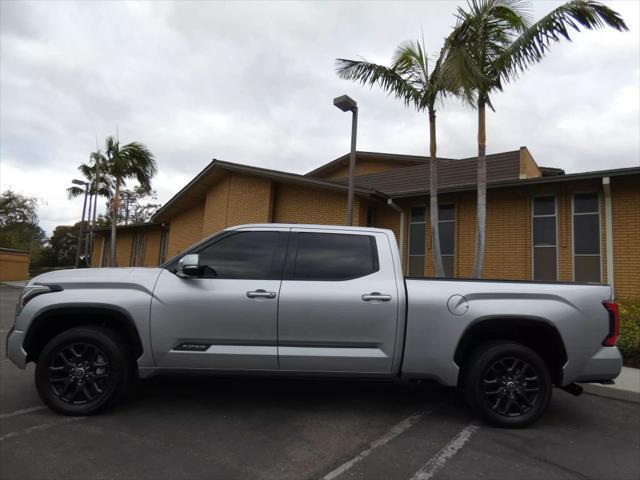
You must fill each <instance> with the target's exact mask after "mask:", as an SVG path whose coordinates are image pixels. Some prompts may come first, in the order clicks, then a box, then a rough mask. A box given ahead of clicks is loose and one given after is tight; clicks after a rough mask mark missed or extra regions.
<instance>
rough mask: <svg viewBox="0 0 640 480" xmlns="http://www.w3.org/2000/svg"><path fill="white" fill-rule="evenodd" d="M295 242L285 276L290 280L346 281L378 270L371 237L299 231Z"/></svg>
mask: <svg viewBox="0 0 640 480" xmlns="http://www.w3.org/2000/svg"><path fill="white" fill-rule="evenodd" d="M294 242H295V244H296V248H295V249H293V252H292V255H291V256H290V259H289V260H288V262H287V263H288V266H287V274H286V275H287V278H288V279H291V280H327V281H329V280H349V279H353V278H359V277H364V276H366V275H370V274H372V273H373V272H376V271H378V270H379V262H378V250H377V247H376V239H375V237H374V236H372V235H349V234H338V233H312V232H300V233H296V234H294Z"/></svg>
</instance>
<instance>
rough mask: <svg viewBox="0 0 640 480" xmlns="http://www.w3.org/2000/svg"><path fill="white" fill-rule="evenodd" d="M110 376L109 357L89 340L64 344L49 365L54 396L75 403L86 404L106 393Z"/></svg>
mask: <svg viewBox="0 0 640 480" xmlns="http://www.w3.org/2000/svg"><path fill="white" fill-rule="evenodd" d="M109 377H110V366H109V360H108V358H107V356H106V355H105V354H104V352H103V351H102V350H101V349H100V348H99V347H98V346H97V345H95V344H92V343H88V342H74V343H71V344H68V345H65V346H63V347H61V348H60V349H58V351H57V353H55V354H54V356H53V359H52V362H51V364H50V365H49V383H50V384H51V389H52V390H53V393H54V395H56V396H57V397H58V398H59V399H60V400H62V401H63V402H65V403H71V404H73V405H83V404H86V403H89V402H92V401H95V400H96V399H98V398H99V397H100V396H101V395H104V393H105V390H106V389H107V385H108V383H109Z"/></svg>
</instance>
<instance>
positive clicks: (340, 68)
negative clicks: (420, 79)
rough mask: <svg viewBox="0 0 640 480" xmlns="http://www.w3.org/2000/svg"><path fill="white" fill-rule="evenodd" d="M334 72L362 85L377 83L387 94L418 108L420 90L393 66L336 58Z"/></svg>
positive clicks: (370, 85)
mask: <svg viewBox="0 0 640 480" xmlns="http://www.w3.org/2000/svg"><path fill="white" fill-rule="evenodd" d="M336 74H337V75H338V76H339V77H340V78H343V79H345V80H354V81H356V82H359V83H360V84H362V85H364V86H366V85H368V86H369V87H373V86H374V85H379V86H380V87H381V88H382V89H383V90H385V91H386V92H387V93H388V94H389V95H394V96H395V97H396V98H398V99H400V100H402V101H403V102H404V104H405V105H406V106H410V105H414V106H415V107H416V108H420V105H421V100H420V91H419V90H417V89H416V88H415V86H413V85H412V84H411V82H410V81H408V80H407V79H405V78H403V77H402V76H401V75H400V73H399V72H398V71H396V70H394V69H393V68H389V67H385V66H384V65H378V64H376V63H370V62H367V61H365V60H348V59H345V58H338V59H337V60H336Z"/></svg>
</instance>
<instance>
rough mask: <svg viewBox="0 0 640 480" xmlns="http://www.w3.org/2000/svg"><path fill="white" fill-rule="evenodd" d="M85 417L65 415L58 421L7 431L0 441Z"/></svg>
mask: <svg viewBox="0 0 640 480" xmlns="http://www.w3.org/2000/svg"><path fill="white" fill-rule="evenodd" d="M85 418H87V417H67V418H65V419H63V420H60V421H58V422H50V423H43V424H41V425H35V426H33V427H29V428H25V429H24V430H19V431H17V432H9V433H7V434H5V435H2V436H1V437H0V442H2V441H4V440H8V439H10V438H13V437H17V436H20V435H27V434H29V433H33V432H39V431H41V430H47V429H48V428H51V427H57V426H59V425H65V424H67V423H71V422H75V421H78V420H84V419H85Z"/></svg>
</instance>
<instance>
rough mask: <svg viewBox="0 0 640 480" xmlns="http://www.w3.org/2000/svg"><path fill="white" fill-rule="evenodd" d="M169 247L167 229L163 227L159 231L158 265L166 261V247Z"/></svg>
mask: <svg viewBox="0 0 640 480" xmlns="http://www.w3.org/2000/svg"><path fill="white" fill-rule="evenodd" d="M168 245H169V228H168V227H165V226H164V225H163V226H162V227H161V230H160V258H159V263H160V264H163V263H164V262H166V261H167V247H168Z"/></svg>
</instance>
